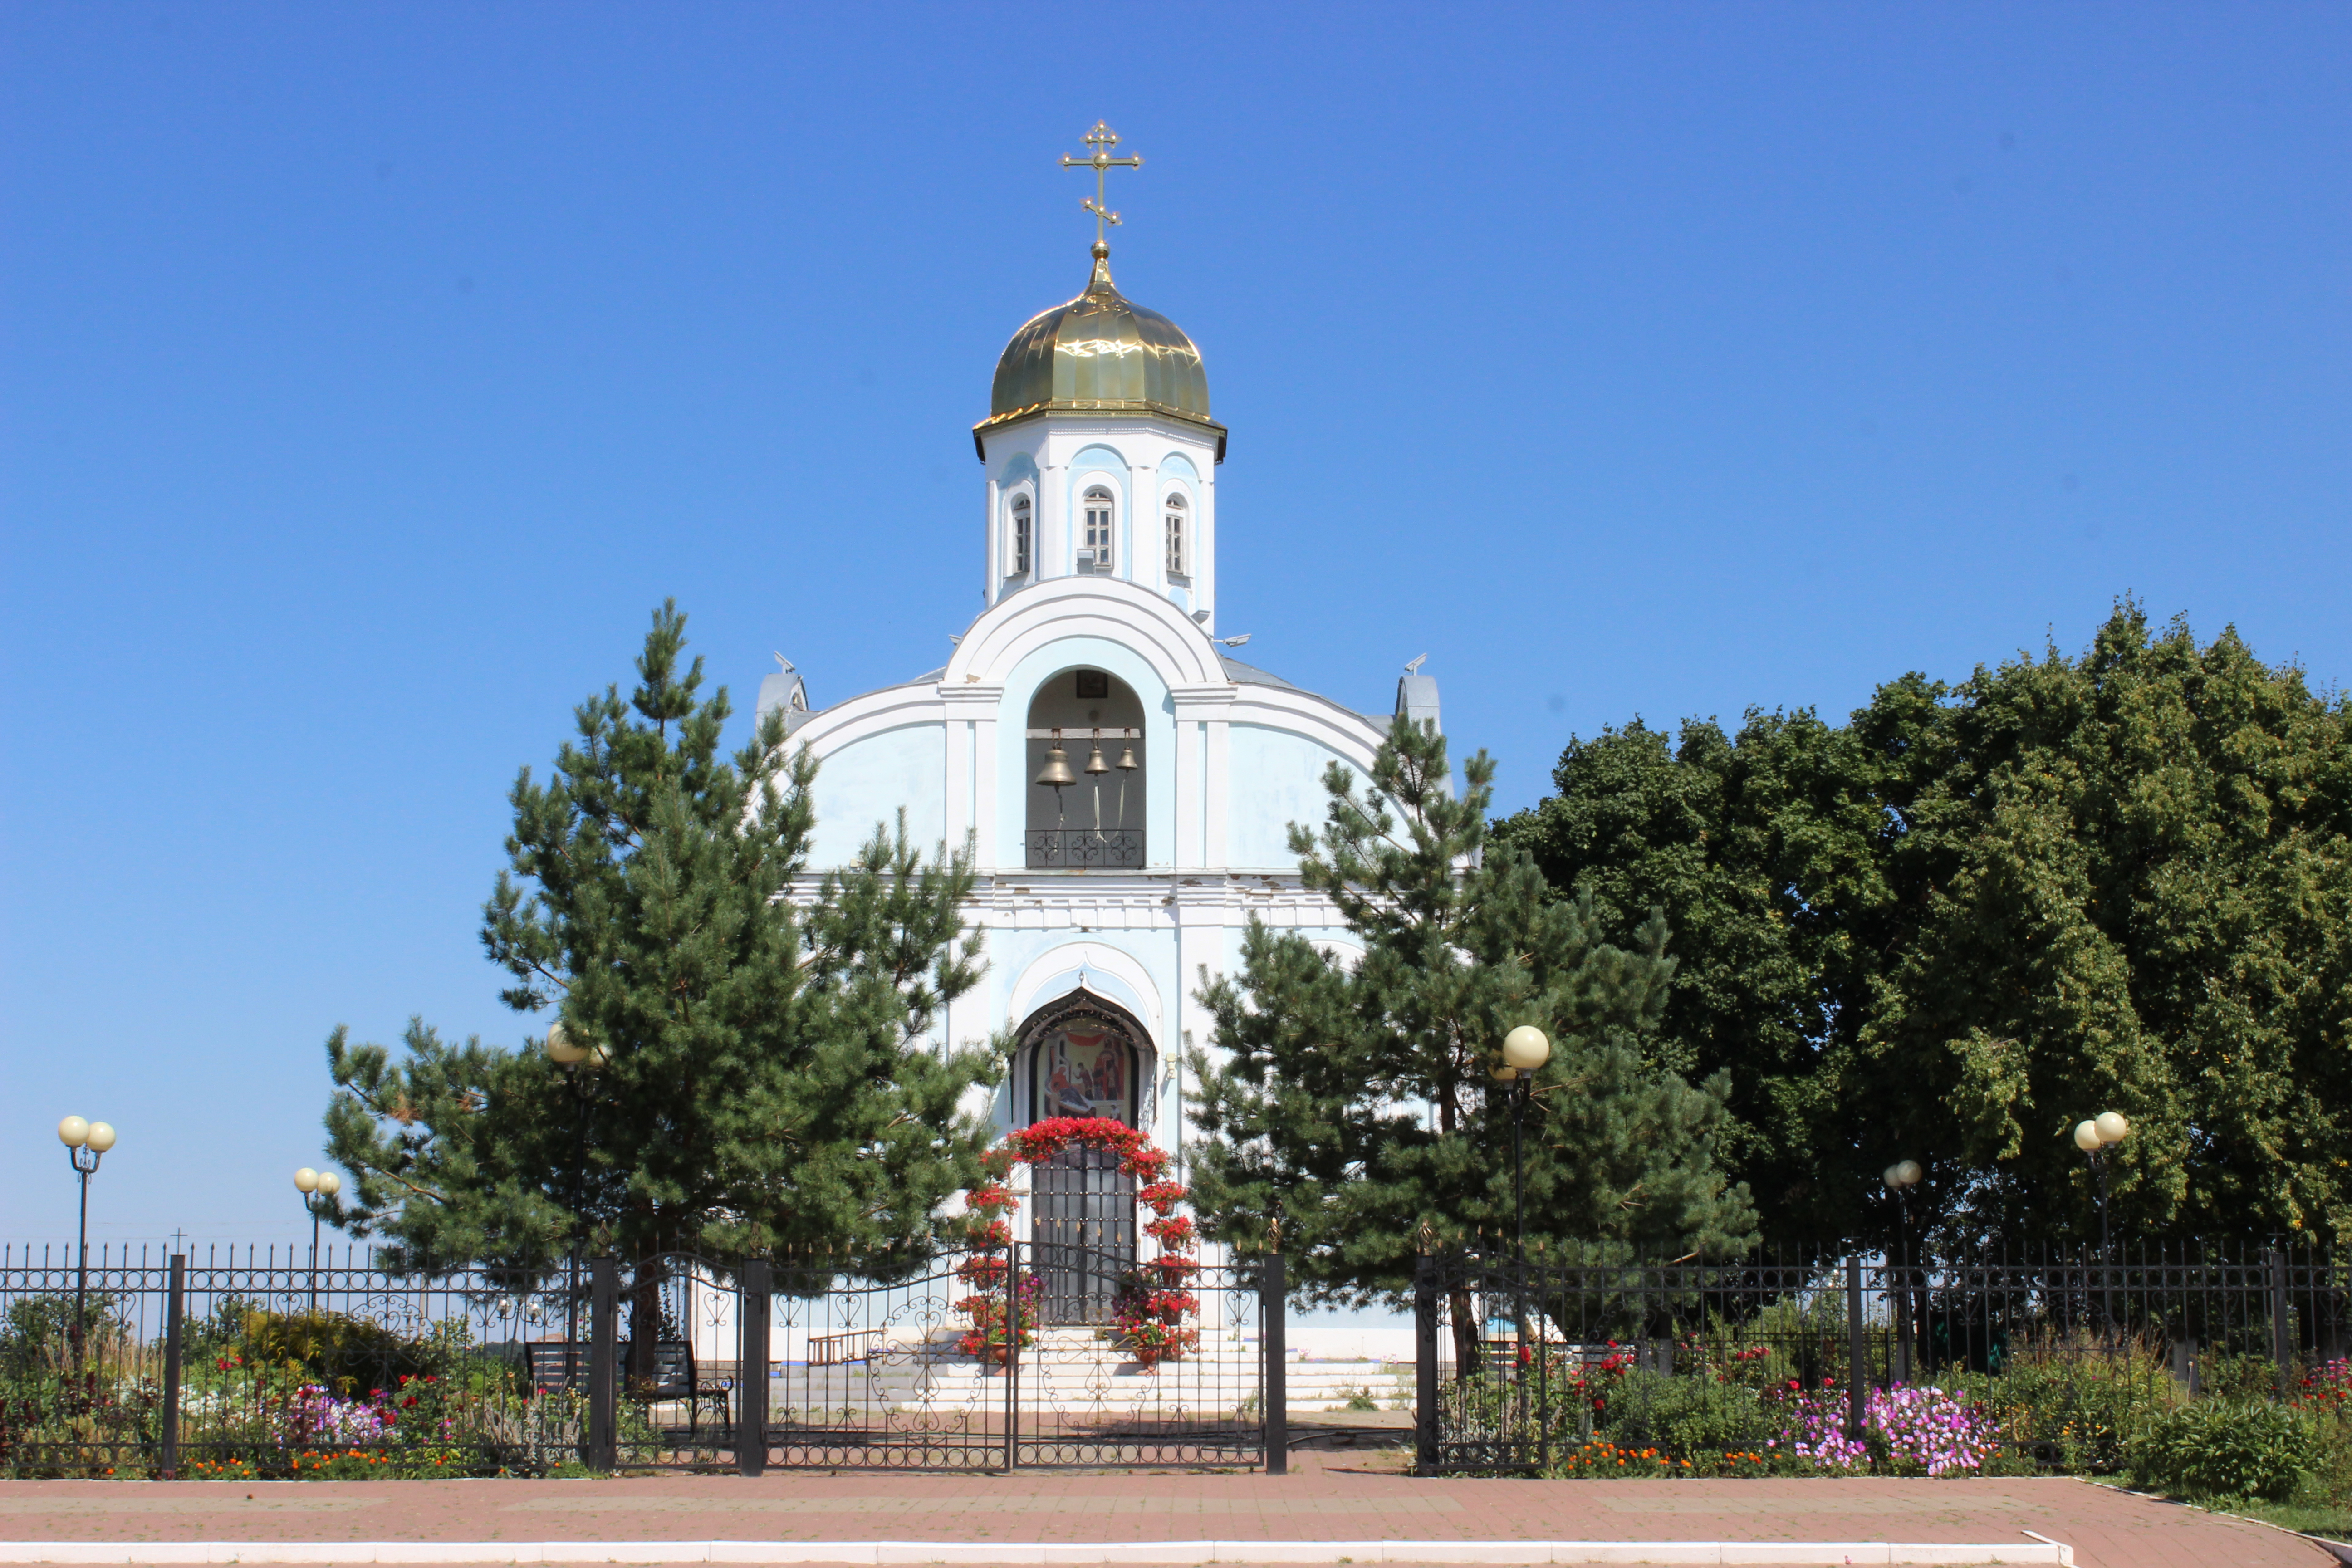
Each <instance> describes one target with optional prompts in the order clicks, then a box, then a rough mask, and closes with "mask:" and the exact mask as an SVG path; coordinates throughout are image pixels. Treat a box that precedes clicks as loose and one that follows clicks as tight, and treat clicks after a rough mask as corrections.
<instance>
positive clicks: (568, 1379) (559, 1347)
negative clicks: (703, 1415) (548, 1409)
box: [523, 1340, 732, 1430]
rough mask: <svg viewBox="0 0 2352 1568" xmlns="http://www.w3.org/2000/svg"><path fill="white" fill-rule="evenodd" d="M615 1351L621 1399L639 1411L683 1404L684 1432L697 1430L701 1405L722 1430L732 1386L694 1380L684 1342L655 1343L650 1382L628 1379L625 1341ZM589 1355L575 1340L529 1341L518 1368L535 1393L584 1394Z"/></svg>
mask: <svg viewBox="0 0 2352 1568" xmlns="http://www.w3.org/2000/svg"><path fill="white" fill-rule="evenodd" d="M618 1350H619V1352H620V1354H619V1363H620V1364H619V1365H618V1367H616V1368H615V1369H614V1370H615V1373H616V1376H617V1379H618V1382H619V1385H620V1390H621V1394H622V1396H623V1397H624V1398H627V1399H634V1400H635V1401H636V1402H637V1403H639V1404H641V1405H664V1404H669V1403H673V1402H677V1403H683V1404H684V1405H686V1422H687V1426H688V1430H692V1429H693V1428H694V1426H696V1425H697V1424H698V1415H699V1413H700V1411H701V1407H702V1406H703V1405H714V1406H716V1407H717V1409H718V1412H719V1424H720V1425H722V1426H724V1425H725V1424H726V1422H727V1419H728V1394H730V1391H731V1389H732V1384H730V1383H728V1382H726V1381H724V1380H719V1379H705V1378H701V1377H698V1376H697V1375H696V1373H695V1365H694V1347H693V1346H692V1345H691V1344H689V1343H688V1342H686V1341H684V1340H656V1341H655V1342H654V1367H653V1375H651V1376H650V1377H632V1376H630V1375H628V1365H629V1342H628V1341H626V1340H623V1341H621V1342H620V1343H619V1346H618ZM589 1354H590V1352H589V1346H588V1345H587V1344H586V1343H585V1342H583V1341H580V1340H531V1341H529V1342H525V1344H524V1345H523V1362H524V1365H525V1368H526V1370H527V1371H528V1372H529V1373H530V1383H531V1386H532V1387H533V1388H535V1389H541V1390H568V1391H571V1392H573V1393H579V1394H585V1393H587V1392H588V1363H589Z"/></svg>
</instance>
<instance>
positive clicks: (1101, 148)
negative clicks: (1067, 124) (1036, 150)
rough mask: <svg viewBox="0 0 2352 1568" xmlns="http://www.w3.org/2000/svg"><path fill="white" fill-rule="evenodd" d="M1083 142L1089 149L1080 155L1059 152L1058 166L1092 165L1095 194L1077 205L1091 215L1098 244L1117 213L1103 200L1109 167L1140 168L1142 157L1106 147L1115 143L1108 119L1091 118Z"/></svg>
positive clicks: (1068, 167)
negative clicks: (1113, 152) (1118, 153)
mask: <svg viewBox="0 0 2352 1568" xmlns="http://www.w3.org/2000/svg"><path fill="white" fill-rule="evenodd" d="M1086 143H1087V146H1088V147H1089V148H1091V149H1092V152H1091V153H1089V154H1088V155H1087V157H1084V158H1073V157H1071V156H1070V155H1069V154H1068V153H1063V154H1062V167H1064V168H1065V169H1092V170H1093V171H1094V172H1095V194H1094V195H1091V196H1089V197H1088V198H1087V199H1086V200H1085V201H1083V202H1080V203H1079V204H1078V205H1080V206H1082V207H1084V208H1086V209H1087V211H1088V212H1090V213H1092V214H1094V215H1095V243H1096V244H1097V245H1100V244H1102V243H1103V241H1104V237H1105V235H1106V233H1107V232H1108V229H1109V228H1116V227H1117V226H1118V214H1117V213H1115V212H1113V211H1111V210H1110V208H1109V206H1108V205H1107V204H1106V192H1105V189H1104V184H1103V182H1104V181H1106V180H1108V178H1109V177H1110V171H1112V170H1113V169H1140V168H1141V167H1143V159H1142V157H1141V155H1139V154H1138V155H1134V156H1130V157H1126V158H1114V157H1112V156H1111V155H1110V150H1111V149H1112V148H1114V147H1116V146H1118V132H1116V131H1113V130H1112V129H1111V128H1110V123H1109V121H1102V120H1097V121H1095V128H1094V129H1093V130H1092V131H1089V132H1087V134H1086Z"/></svg>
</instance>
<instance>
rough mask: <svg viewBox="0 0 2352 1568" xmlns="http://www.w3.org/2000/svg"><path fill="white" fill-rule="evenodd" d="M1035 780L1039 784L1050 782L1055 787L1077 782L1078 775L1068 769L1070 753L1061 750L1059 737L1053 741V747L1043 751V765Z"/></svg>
mask: <svg viewBox="0 0 2352 1568" xmlns="http://www.w3.org/2000/svg"><path fill="white" fill-rule="evenodd" d="M1037 782H1038V784H1041V785H1044V784H1051V785H1052V786H1053V787H1054V788H1055V789H1060V788H1061V787H1062V786H1063V785H1064V784H1076V783H1077V782H1078V775H1077V774H1076V773H1072V772H1071V771H1070V753H1069V752H1066V751H1064V750H1062V742H1061V740H1060V739H1059V737H1056V738H1055V742H1054V749H1053V750H1052V751H1050V752H1046V753H1045V767H1044V768H1042V769H1041V770H1039V772H1038V774H1037Z"/></svg>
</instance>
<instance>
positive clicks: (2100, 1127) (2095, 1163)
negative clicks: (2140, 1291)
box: [2074, 1110, 2131, 1329]
mask: <svg viewBox="0 0 2352 1568" xmlns="http://www.w3.org/2000/svg"><path fill="white" fill-rule="evenodd" d="M2130 1136H2131V1123H2130V1122H2129V1121H2125V1120H2124V1116H2123V1113H2122V1112H2121V1111H2119V1110H2102V1111H2101V1112H2099V1114H2098V1115H2096V1116H2095V1117H2093V1118H2091V1119H2090V1120H2089V1121H2078V1122H2076V1123H2075V1124H2074V1147H2075V1148H2077V1149H2080V1150H2081V1151H2083V1152H2084V1154H2086V1155H2088V1156H2090V1161H2091V1173H2092V1174H2094V1175H2095V1176H2096V1177H2098V1179H2099V1271H2100V1274H2101V1277H2102V1278H2101V1281H2100V1283H2101V1285H2102V1286H2103V1287H2104V1289H2103V1290H2102V1292H2101V1296H2102V1300H2103V1302H2104V1308H2103V1310H2105V1314H2106V1319H2107V1326H2108V1327H2109V1328H2110V1329H2112V1328H2114V1327H2115V1321H2116V1286H2115V1268H2114V1264H2115V1259H2114V1258H2113V1257H2112V1256H2111V1255H2110V1253H2109V1251H2108V1248H2109V1246H2110V1245H2111V1236H2110V1232H2109V1230H2108V1228H2107V1151H2108V1150H2109V1149H2111V1148H2113V1147H2114V1146H2115V1145H2116V1144H2118V1143H2121V1142H2123V1141H2124V1140H2125V1139H2126V1138H2128V1137H2130Z"/></svg>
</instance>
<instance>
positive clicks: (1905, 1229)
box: [1880, 1160, 1927, 1383]
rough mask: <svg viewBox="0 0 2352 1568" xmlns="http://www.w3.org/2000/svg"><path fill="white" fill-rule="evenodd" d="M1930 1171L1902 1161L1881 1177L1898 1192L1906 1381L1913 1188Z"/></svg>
mask: <svg viewBox="0 0 2352 1568" xmlns="http://www.w3.org/2000/svg"><path fill="white" fill-rule="evenodd" d="M1926 1174H1927V1172H1926V1171H1924V1170H1922V1169H1921V1168H1920V1165H1919V1162H1918V1161H1916V1160H1898V1161H1896V1162H1895V1163H1894V1164H1892V1165H1889V1166H1887V1167H1886V1171H1885V1174H1884V1175H1883V1176H1881V1177H1880V1180H1882V1181H1884V1182H1885V1184H1886V1190H1887V1191H1888V1192H1890V1193H1892V1194H1895V1280H1896V1282H1897V1287H1898V1289H1901V1290H1902V1292H1903V1298H1902V1300H1903V1315H1902V1317H1901V1318H1900V1319H1899V1320H1897V1322H1896V1325H1895V1351H1896V1353H1897V1354H1898V1355H1899V1356H1900V1357H1901V1358H1902V1362H1903V1365H1902V1369H1901V1371H1899V1372H1898V1373H1895V1378H1896V1381H1898V1382H1902V1383H1908V1382H1910V1381H1911V1309H1912V1300H1911V1273H1910V1269H1911V1257H1910V1254H1911V1189H1912V1188H1914V1187H1916V1186H1917V1185H1918V1184H1919V1178H1920V1177H1922V1176H1924V1175H1926Z"/></svg>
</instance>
